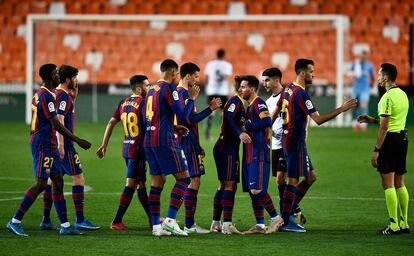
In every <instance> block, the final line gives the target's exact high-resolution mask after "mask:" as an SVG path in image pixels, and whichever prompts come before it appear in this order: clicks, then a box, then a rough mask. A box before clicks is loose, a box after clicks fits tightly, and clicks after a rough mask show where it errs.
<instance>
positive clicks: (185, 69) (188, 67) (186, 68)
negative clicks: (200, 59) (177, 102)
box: [180, 62, 200, 79]
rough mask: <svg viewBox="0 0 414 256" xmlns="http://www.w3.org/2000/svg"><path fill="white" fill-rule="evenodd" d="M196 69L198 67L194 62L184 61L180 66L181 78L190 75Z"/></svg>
mask: <svg viewBox="0 0 414 256" xmlns="http://www.w3.org/2000/svg"><path fill="white" fill-rule="evenodd" d="M197 71H200V68H199V67H198V66H197V65H196V64H194V63H192V62H187V63H184V64H183V65H181V67H180V76H181V79H182V78H184V77H185V76H186V75H192V74H194V73H195V72H197Z"/></svg>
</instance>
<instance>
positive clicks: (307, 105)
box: [305, 100, 313, 110]
mask: <svg viewBox="0 0 414 256" xmlns="http://www.w3.org/2000/svg"><path fill="white" fill-rule="evenodd" d="M305 105H306V107H307V108H308V110H311V109H312V108H313V104H312V101H310V100H307V101H306V102H305Z"/></svg>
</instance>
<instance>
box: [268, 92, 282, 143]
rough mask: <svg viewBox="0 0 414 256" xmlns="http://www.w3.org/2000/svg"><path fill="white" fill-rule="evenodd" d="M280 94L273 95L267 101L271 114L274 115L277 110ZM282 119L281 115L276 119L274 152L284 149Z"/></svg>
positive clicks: (273, 139)
mask: <svg viewBox="0 0 414 256" xmlns="http://www.w3.org/2000/svg"><path fill="white" fill-rule="evenodd" d="M279 98H280V93H279V94H277V95H272V96H270V97H269V98H268V99H267V100H266V104H267V107H268V108H269V113H270V114H273V112H275V110H276V106H277V102H278V101H279ZM282 134H283V127H282V118H281V117H280V115H279V116H278V117H277V118H276V120H275V122H274V123H273V126H272V150H275V149H280V148H282Z"/></svg>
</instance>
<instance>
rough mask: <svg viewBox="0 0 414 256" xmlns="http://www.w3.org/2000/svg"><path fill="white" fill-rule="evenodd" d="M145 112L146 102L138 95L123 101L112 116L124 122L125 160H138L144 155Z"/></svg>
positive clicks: (123, 148) (123, 149) (123, 150)
mask: <svg viewBox="0 0 414 256" xmlns="http://www.w3.org/2000/svg"><path fill="white" fill-rule="evenodd" d="M144 111H145V100H144V99H143V98H142V97H141V96H140V95H136V94H132V95H131V96H129V97H127V98H125V99H123V100H122V101H121V102H119V103H118V106H117V108H116V110H115V112H114V115H113V116H112V117H113V118H115V119H116V120H118V121H122V126H123V128H124V134H125V135H124V143H123V145H122V156H123V157H125V158H137V157H138V156H143V155H144V147H143V146H144V134H145V126H144Z"/></svg>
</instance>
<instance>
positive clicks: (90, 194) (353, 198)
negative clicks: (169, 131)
mask: <svg viewBox="0 0 414 256" xmlns="http://www.w3.org/2000/svg"><path fill="white" fill-rule="evenodd" d="M88 191H90V190H88ZM3 192H4V191H0V195H1V194H2V193H3ZM11 192H13V193H14V192H15V193H24V191H19V192H17V191H11ZM85 192H87V190H86V186H85ZM13 193H7V194H13ZM64 194H65V195H70V194H72V193H71V192H65V193H64ZM120 194H121V191H120V192H91V193H88V196H119V195H120ZM198 196H199V197H204V198H210V197H211V198H212V197H213V195H209V194H198ZM236 198H249V197H248V196H246V195H236ZM20 199H22V198H21V197H13V198H4V199H0V202H4V201H13V200H20ZM305 199H309V200H324V201H327V200H339V201H385V198H379V197H326V196H308V197H305ZM410 201H411V202H414V199H410Z"/></svg>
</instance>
